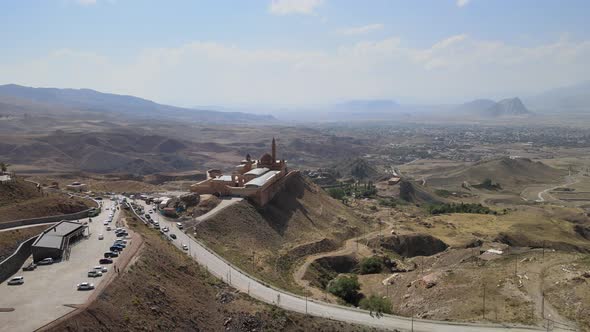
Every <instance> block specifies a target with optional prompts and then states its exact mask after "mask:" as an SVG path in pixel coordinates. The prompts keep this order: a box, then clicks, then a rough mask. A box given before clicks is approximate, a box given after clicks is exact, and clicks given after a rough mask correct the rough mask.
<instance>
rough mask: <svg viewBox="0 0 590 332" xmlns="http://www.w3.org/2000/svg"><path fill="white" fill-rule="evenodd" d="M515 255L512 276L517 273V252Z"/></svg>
mask: <svg viewBox="0 0 590 332" xmlns="http://www.w3.org/2000/svg"><path fill="white" fill-rule="evenodd" d="M515 257H516V258H515V259H514V276H515V277H516V275H517V274H518V254H516V256H515Z"/></svg>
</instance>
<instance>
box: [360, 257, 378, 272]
mask: <svg viewBox="0 0 590 332" xmlns="http://www.w3.org/2000/svg"><path fill="white" fill-rule="evenodd" d="M382 269H383V261H382V260H381V258H380V257H378V256H373V257H366V258H363V260H362V261H361V262H360V264H359V273H360V274H373V273H379V272H381V270H382Z"/></svg>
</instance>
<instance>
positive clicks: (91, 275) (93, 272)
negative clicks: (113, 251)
mask: <svg viewBox="0 0 590 332" xmlns="http://www.w3.org/2000/svg"><path fill="white" fill-rule="evenodd" d="M88 277H89V278H97V277H102V272H100V271H96V270H90V271H88Z"/></svg>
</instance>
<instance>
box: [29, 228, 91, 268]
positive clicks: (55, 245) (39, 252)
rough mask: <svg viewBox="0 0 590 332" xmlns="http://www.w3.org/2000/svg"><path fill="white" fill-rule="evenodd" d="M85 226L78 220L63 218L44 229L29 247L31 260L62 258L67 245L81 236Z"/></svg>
mask: <svg viewBox="0 0 590 332" xmlns="http://www.w3.org/2000/svg"><path fill="white" fill-rule="evenodd" d="M86 227H87V226H84V225H83V224H81V223H79V222H74V221H66V220H64V221H61V222H59V223H57V224H55V225H54V226H53V227H51V228H49V229H47V230H45V231H44V232H43V233H41V234H40V235H39V237H37V240H35V242H33V246H32V247H31V251H32V253H33V261H35V262H38V261H40V260H43V259H45V258H53V259H54V260H59V259H62V258H63V257H64V253H65V252H66V251H67V250H68V247H69V246H70V245H71V244H72V243H74V242H76V241H78V240H80V239H81V238H82V237H83V235H84V230H85V229H86Z"/></svg>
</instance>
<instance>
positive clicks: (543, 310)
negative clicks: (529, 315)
mask: <svg viewBox="0 0 590 332" xmlns="http://www.w3.org/2000/svg"><path fill="white" fill-rule="evenodd" d="M541 318H545V291H541Z"/></svg>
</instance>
